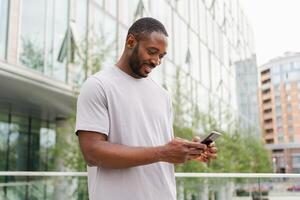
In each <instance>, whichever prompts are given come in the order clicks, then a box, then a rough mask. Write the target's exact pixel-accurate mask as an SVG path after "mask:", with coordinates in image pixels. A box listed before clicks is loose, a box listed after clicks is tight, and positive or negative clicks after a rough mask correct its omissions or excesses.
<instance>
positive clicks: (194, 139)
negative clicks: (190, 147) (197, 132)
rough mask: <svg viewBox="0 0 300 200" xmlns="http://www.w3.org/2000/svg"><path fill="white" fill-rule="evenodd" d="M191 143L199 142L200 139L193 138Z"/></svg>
mask: <svg viewBox="0 0 300 200" xmlns="http://www.w3.org/2000/svg"><path fill="white" fill-rule="evenodd" d="M192 141H193V142H200V141H201V139H200V137H199V136H195V137H194V138H193V139H192Z"/></svg>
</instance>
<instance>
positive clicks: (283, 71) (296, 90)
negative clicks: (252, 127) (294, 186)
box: [259, 53, 300, 173]
mask: <svg viewBox="0 0 300 200" xmlns="http://www.w3.org/2000/svg"><path fill="white" fill-rule="evenodd" d="M260 75H261V77H260V79H261V80H260V83H261V88H260V94H259V101H260V116H261V117H260V119H261V126H262V131H263V139H264V141H265V143H266V147H267V148H268V149H270V150H271V151H272V158H273V164H274V172H281V173H299V172H300V53H285V54H284V56H282V57H278V58H275V59H272V60H271V61H269V62H268V63H267V64H265V65H263V66H262V67H261V69H260Z"/></svg>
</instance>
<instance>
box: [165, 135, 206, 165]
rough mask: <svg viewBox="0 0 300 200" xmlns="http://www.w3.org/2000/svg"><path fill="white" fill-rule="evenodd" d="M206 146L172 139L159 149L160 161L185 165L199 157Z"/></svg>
mask: <svg viewBox="0 0 300 200" xmlns="http://www.w3.org/2000/svg"><path fill="white" fill-rule="evenodd" d="M206 148H207V146H206V145H205V144H201V143H199V142H190V141H187V140H184V139H181V138H174V139H173V140H172V141H170V142H168V143H167V144H165V145H164V146H162V147H161V152H160V157H161V161H164V162H169V163H174V164H179V163H185V162H186V161H188V160H189V159H190V158H192V157H197V155H198V156H200V154H201V153H203V152H204V151H205V149H206Z"/></svg>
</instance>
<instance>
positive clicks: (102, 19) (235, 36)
mask: <svg viewBox="0 0 300 200" xmlns="http://www.w3.org/2000/svg"><path fill="white" fill-rule="evenodd" d="M142 16H152V17H154V18H157V19H159V20H160V21H161V22H162V23H163V24H165V26H166V29H167V31H168V32H169V48H168V55H167V56H166V58H165V59H164V60H163V63H162V64H161V66H159V67H157V68H156V69H155V70H154V72H153V75H152V77H153V79H155V80H156V81H157V82H158V83H159V84H161V85H162V86H164V87H165V88H167V89H168V90H169V91H170V92H171V94H172V95H173V97H174V99H173V100H174V105H175V108H174V110H175V113H176V116H175V118H176V119H175V120H176V123H178V122H180V123H181V124H182V125H183V126H187V127H192V128H194V129H195V130H198V131H201V130H203V127H202V125H203V124H201V122H199V115H200V114H201V113H202V114H205V115H210V116H212V117H213V118H214V119H215V120H216V121H217V123H218V125H219V126H222V128H224V129H226V127H228V126H230V125H232V126H234V122H236V121H239V120H242V121H244V123H246V124H247V123H248V124H252V122H251V120H252V119H247V116H248V115H245V116H243V117H241V116H242V115H243V114H241V113H240V112H239V109H238V104H237V92H236V72H235V63H237V62H242V61H245V60H248V59H251V58H252V56H253V55H254V54H255V52H254V46H253V34H252V30H251V27H250V25H249V23H248V21H247V18H246V16H245V14H244V12H243V10H242V8H241V4H240V2H239V1H238V0H226V1H225V0H217V1H214V0H202V1H200V0H189V1H185V0H154V1H153V0H10V1H9V0H1V1H0V91H1V93H0V155H1V159H2V161H3V162H0V170H1V171H36V170H40V171H45V170H46V171H47V170H52V169H55V166H54V164H53V163H55V162H54V160H55V159H54V158H53V156H52V152H53V151H52V150H53V149H54V147H55V146H56V144H57V142H58V141H60V140H61V139H65V138H68V137H72V136H73V133H72V130H73V127H70V124H69V123H68V119H69V118H70V117H72V116H74V113H75V101H76V91H78V88H80V86H81V84H82V83H83V81H84V80H85V79H86V77H88V76H89V75H90V74H92V73H94V72H96V71H98V70H100V69H101V68H103V67H111V66H113V65H114V63H115V62H116V60H117V58H118V57H119V56H120V54H121V52H122V51H123V48H124V42H125V38H126V34H127V30H128V28H129V26H130V25H131V24H132V22H133V21H134V20H135V19H137V18H139V17H142ZM229 114H230V116H231V117H230V118H228V116H229ZM245 126H246V125H245ZM247 126H248V125H247ZM59 130H64V131H59Z"/></svg>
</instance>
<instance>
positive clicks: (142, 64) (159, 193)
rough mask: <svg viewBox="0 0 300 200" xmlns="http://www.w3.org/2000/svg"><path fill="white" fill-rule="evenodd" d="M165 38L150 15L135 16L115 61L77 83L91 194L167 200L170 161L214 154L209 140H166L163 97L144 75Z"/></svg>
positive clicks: (167, 112) (169, 136) (168, 123)
mask: <svg viewBox="0 0 300 200" xmlns="http://www.w3.org/2000/svg"><path fill="white" fill-rule="evenodd" d="M167 37H168V34H167V32H166V30H165V28H164V26H163V25H162V24H161V23H160V22H159V21H157V20H156V19H153V18H141V19H139V20H137V21H136V22H135V23H134V24H133V25H132V26H131V27H130V29H129V30H128V34H127V38H126V44H125V49H124V52H123V54H122V56H121V58H120V59H119V61H118V62H117V64H116V66H113V67H110V68H106V69H104V70H102V71H101V72H98V73H96V74H95V75H92V76H91V77H89V78H88V79H87V80H86V82H85V83H84V85H83V86H82V89H81V92H80V95H79V97H78V102H77V119H76V133H77V134H78V137H79V143H80V147H81V150H82V153H83V156H84V158H85V161H86V162H87V164H88V186H89V198H90V199H91V200H102V199H103V200H119V199H122V200H175V199H176V186H175V177H174V164H175V163H185V162H186V161H188V160H191V159H197V160H199V161H204V162H206V161H208V160H209V159H211V158H215V157H216V148H215V147H214V146H209V147H207V146H206V145H204V144H201V143H200V142H199V141H192V142H189V141H186V140H183V139H179V138H173V130H172V105H171V98H170V96H169V95H168V93H167V91H166V90H164V89H163V88H162V87H160V86H159V85H158V84H156V83H155V82H153V81H152V80H151V78H149V77H148V74H149V73H150V72H151V71H152V70H153V69H154V68H155V67H157V66H158V65H159V64H160V63H161V60H162V58H163V57H164V56H165V55H166V54H167Z"/></svg>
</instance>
